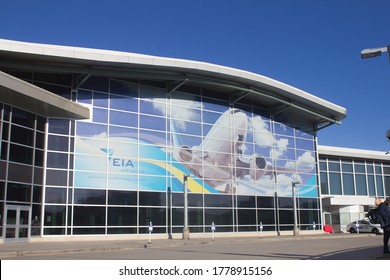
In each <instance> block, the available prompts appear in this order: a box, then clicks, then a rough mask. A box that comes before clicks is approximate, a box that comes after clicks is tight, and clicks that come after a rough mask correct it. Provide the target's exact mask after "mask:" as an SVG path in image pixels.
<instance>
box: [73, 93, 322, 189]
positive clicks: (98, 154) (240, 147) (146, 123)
mask: <svg viewBox="0 0 390 280" xmlns="http://www.w3.org/2000/svg"><path fill="white" fill-rule="evenodd" d="M140 92H141V93H140V96H137V94H134V96H131V95H130V96H129V94H127V97H124V96H119V95H115V94H106V95H104V96H101V95H102V94H101V93H100V94H99V95H96V96H95V93H92V92H91V93H90V94H88V92H84V94H83V95H82V94H79V96H83V97H84V99H83V100H82V102H83V103H87V104H90V106H91V108H93V116H92V118H91V120H89V121H79V122H78V123H77V130H76V148H75V186H76V187H84V188H110V189H125V190H151V191H167V189H168V188H170V190H171V191H173V192H176V191H178V192H180V191H183V176H184V175H185V174H186V175H190V177H189V179H188V189H189V191H190V192H197V193H229V194H240V195H273V194H274V193H275V192H276V191H277V192H278V195H280V196H281V195H285V196H289V195H291V182H292V181H299V182H300V184H299V188H298V190H297V191H298V195H300V196H306V197H318V193H317V179H316V175H315V160H314V140H313V136H312V135H308V134H305V133H303V132H301V131H299V130H296V129H293V128H291V127H289V126H286V125H283V124H281V123H278V122H275V121H271V120H270V119H269V118H268V117H267V114H266V113H264V112H263V111H262V110H260V109H256V108H254V109H252V108H250V107H247V108H246V107H244V106H240V107H239V108H238V107H237V108H230V107H229V106H228V104H224V103H223V102H222V101H215V100H208V99H206V98H201V97H199V96H192V95H190V94H185V93H175V94H176V95H177V96H179V98H170V99H168V98H165V96H166V93H165V92H164V91H162V90H161V91H159V90H158V89H154V88H151V87H146V86H145V87H141V89H140ZM85 96H89V97H88V98H85ZM96 97H99V98H96ZM104 100H107V102H105V101H104Z"/></svg>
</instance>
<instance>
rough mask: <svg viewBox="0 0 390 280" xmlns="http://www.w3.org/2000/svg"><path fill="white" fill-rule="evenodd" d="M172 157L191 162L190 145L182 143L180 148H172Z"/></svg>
mask: <svg viewBox="0 0 390 280" xmlns="http://www.w3.org/2000/svg"><path fill="white" fill-rule="evenodd" d="M173 157H174V158H176V159H178V160H179V161H180V162H184V163H188V162H191V161H192V159H193V156H192V150H191V148H190V147H188V146H185V145H183V146H181V147H180V148H178V149H175V150H174V152H173Z"/></svg>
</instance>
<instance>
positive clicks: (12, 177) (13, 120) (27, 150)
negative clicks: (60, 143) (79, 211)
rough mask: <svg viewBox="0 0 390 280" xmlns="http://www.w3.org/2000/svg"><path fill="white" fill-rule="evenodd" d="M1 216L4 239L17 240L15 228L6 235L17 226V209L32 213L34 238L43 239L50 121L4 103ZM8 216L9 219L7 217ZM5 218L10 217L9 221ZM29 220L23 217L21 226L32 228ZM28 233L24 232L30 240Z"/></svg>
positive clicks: (1, 113)
mask: <svg viewBox="0 0 390 280" xmlns="http://www.w3.org/2000/svg"><path fill="white" fill-rule="evenodd" d="M0 121H1V122H0V135H1V146H0V155H1V157H0V213H1V227H0V231H1V236H3V234H4V235H5V236H7V237H13V236H14V234H15V232H13V230H15V228H13V227H12V226H11V227H10V228H9V229H8V231H7V232H3V227H4V224H7V225H8V224H10V225H14V224H15V223H16V218H17V216H16V213H18V212H17V211H16V210H15V209H17V208H14V209H12V210H11V208H10V209H9V211H8V212H7V211H6V210H7V206H8V205H12V206H14V207H19V209H29V210H28V212H27V211H20V213H30V212H31V219H32V220H31V223H30V225H31V235H32V236H34V235H40V232H41V228H42V219H41V217H42V214H41V211H42V192H43V185H44V184H43V177H44V151H45V124H46V119H45V118H43V117H40V116H37V115H35V114H32V113H29V112H25V111H22V110H20V109H17V108H13V107H11V106H8V105H5V104H2V103H0ZM7 214H8V215H7ZM5 217H8V219H7V220H6V219H5ZM28 219H29V216H28V215H26V216H24V217H22V216H20V221H21V222H20V224H21V225H22V224H28V223H27V221H28ZM26 234H27V232H26V231H24V232H20V233H19V236H20V237H26Z"/></svg>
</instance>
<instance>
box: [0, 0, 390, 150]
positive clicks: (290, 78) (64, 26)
mask: <svg viewBox="0 0 390 280" xmlns="http://www.w3.org/2000/svg"><path fill="white" fill-rule="evenodd" d="M0 3H1V7H0V38H2V39H10V40H19V41H27V42H36V43H46V44H59V45H69V46H80V47H89V48H100V49H110V50H119V51H127V52H135V53H142V54H150V55H157V56H166V57H173V58H183V59H190V60H199V61H204V62H210V63H215V64H219V65H224V66H229V67H234V68H238V69H242V70H248V71H251V72H254V73H257V74H261V75H264V76H268V77H270V78H273V79H276V80H279V81H281V82H285V83H287V84H289V85H292V86H294V87H297V88H299V89H302V90H304V91H307V92H309V93H311V94H313V95H316V96H318V97H320V98H323V99H325V100H328V101H330V102H333V103H335V104H337V105H340V106H342V107H345V108H346V109H347V118H346V119H345V120H344V121H343V123H342V125H340V126H338V125H333V126H331V127H329V128H326V129H323V130H321V131H320V132H319V134H318V139H319V144H320V145H331V146H340V147H349V148H360V149H370V150H379V151H387V150H390V142H388V141H387V139H386V131H387V130H388V129H390V117H389V105H390V102H389V101H390V63H389V59H388V57H387V55H382V56H381V57H376V58H371V59H365V60H362V59H360V51H361V50H362V49H365V48H375V47H384V46H387V45H388V44H390V30H389V27H390V16H389V12H390V1H387V0H373V1H367V0H365V1H363V0H354V1H349V0H327V1H313V0H295V1H291V0H273V1H258V0H220V1H218V0H212V1H211V0H196V1H195V0H193V1H189V0H188V1H187V0H165V1H159V0H142V1H132V0H127V1H126V0H109V1H102V0H101V1H99V0H94V1H92V0H91V1H80V0H77V1H76V0H67V1H53V0H35V1H31V0H23V1H22V0H12V1H10V0H8V1H6V0H3V1H1V2H0Z"/></svg>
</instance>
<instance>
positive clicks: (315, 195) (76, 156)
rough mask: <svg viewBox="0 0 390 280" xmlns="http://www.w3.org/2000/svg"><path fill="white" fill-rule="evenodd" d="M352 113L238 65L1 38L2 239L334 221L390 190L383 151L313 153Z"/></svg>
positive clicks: (270, 228) (282, 229) (286, 227)
mask: <svg viewBox="0 0 390 280" xmlns="http://www.w3.org/2000/svg"><path fill="white" fill-rule="evenodd" d="M345 117H346V110H345V109H344V108H343V107H340V106H338V105H335V104H333V103H331V102H328V101H326V100H323V99H321V98H318V97H316V96H314V95H312V94H309V93H307V92H304V91H302V90H299V89H296V88H294V87H291V86H289V85H286V84H284V83H281V82H278V81H275V80H273V79H270V78H267V77H264V76H261V75H258V74H254V73H250V72H246V71H242V70H238V69H233V68H228V67H223V66H219V65H214V64H209V63H203V62H196V61H189V60H181V59H171V58H162V57H155V56H147V55H140V54H133V53H124V52H116V51H107V50H96V49H85V48H76V47H64V46H53V45H43V44H33V43H25V42H16V41H9V40H0V121H1V124H0V135H1V146H0V155H1V157H0V215H1V222H2V223H1V224H2V227H1V229H0V230H1V236H2V241H3V242H6V241H31V240H38V239H40V240H42V239H46V238H53V237H56V238H65V239H66V238H76V237H77V238H80V237H82V238H98V237H105V238H106V237H115V238H118V237H126V238H128V237H129V236H130V237H136V238H138V237H142V236H143V235H146V234H147V233H148V230H149V226H150V225H151V224H152V225H153V234H158V235H160V236H162V237H164V236H166V237H167V238H168V237H172V236H174V235H179V234H180V236H181V233H182V231H183V225H184V222H185V218H184V217H185V213H188V215H187V217H188V227H189V230H190V232H191V233H193V234H199V235H205V234H208V233H210V231H211V224H212V223H214V224H215V225H216V231H217V232H218V233H226V234H240V233H256V232H258V231H259V230H262V231H264V232H268V233H269V234H291V231H292V230H293V227H294V224H297V226H298V228H299V229H300V230H301V231H305V230H312V229H313V228H315V229H317V230H322V228H323V225H324V224H325V223H328V224H333V225H336V224H338V225H340V223H342V222H343V221H342V220H343V218H340V215H341V214H340V213H344V212H346V211H349V212H350V213H351V212H354V211H355V210H356V209H357V208H354V207H355V206H354V205H360V206H356V207H358V210H359V211H363V212H364V211H365V210H367V209H368V208H367V207H369V206H372V205H373V203H374V198H375V197H377V196H378V197H384V196H386V195H389V194H390V181H389V178H390V172H389V169H390V161H389V160H387V158H386V157H385V155H384V153H383V155H381V156H380V155H379V154H374V155H373V154H371V153H369V152H367V153H365V156H362V155H361V154H359V153H358V152H357V151H351V150H348V149H339V148H331V147H318V144H317V131H318V130H320V129H326V127H327V126H329V125H333V124H340V121H341V120H342V119H344V118H345ZM347 150H348V152H349V153H347V154H344V153H342V152H343V151H344V152H346V151H347ZM378 153H379V152H378ZM373 157H374V158H376V159H373ZM337 164H338V167H337V166H336V165H337ZM387 165H388V166H387ZM361 166H364V171H363V169H362V167H361ZM337 168H339V170H337ZM344 168H346V169H344ZM348 168H352V171H350V170H351V169H348ZM335 174H337V175H335ZM351 176H352V179H351ZM362 176H363V177H364V178H365V180H363V179H362ZM387 176H389V177H387ZM338 180H339V181H338ZM351 180H352V183H353V186H352V187H351V186H349V185H348V184H350V183H351ZM372 180H374V181H372ZM363 181H364V182H365V187H364V186H363V185H362V184H363ZM338 182H339V184H338ZM372 182H374V185H372ZM337 184H338V185H337ZM364 188H365V189H364ZM293 190H295V192H293ZM294 196H295V197H296V200H295V202H296V203H294V200H293V197H294ZM337 199H338V200H337ZM342 199H350V200H348V202H340V201H341V200H342ZM354 203H355V204H354ZM356 203H357V204H356ZM360 203H365V204H364V205H363V204H360ZM359 207H360V208H359ZM362 207H363V208H362ZM295 208H296V214H297V218H296V219H294V209H295ZM341 216H342V215H341ZM340 229H341V230H342V228H341V227H340Z"/></svg>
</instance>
